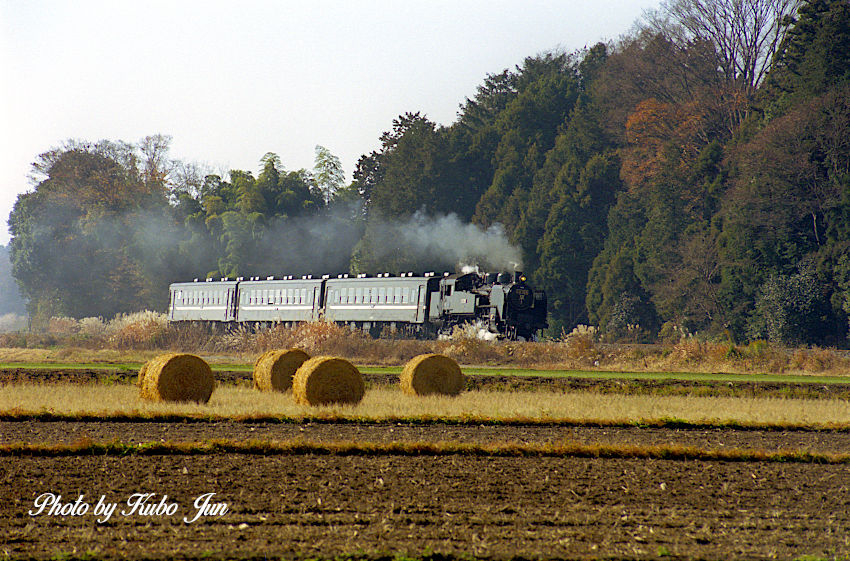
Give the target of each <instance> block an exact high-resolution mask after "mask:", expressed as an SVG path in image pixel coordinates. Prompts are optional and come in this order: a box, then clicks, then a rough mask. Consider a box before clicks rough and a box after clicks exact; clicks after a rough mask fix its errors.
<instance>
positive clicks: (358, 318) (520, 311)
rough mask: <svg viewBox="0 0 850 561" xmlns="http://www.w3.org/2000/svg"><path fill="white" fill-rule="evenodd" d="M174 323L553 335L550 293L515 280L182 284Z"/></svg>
mask: <svg viewBox="0 0 850 561" xmlns="http://www.w3.org/2000/svg"><path fill="white" fill-rule="evenodd" d="M168 317H169V319H170V320H172V321H206V322H221V323H251V324H254V323H260V324H264V323H268V324H273V323H286V324H291V323H295V322H301V321H332V322H336V323H339V324H344V325H350V326H352V327H356V328H360V329H363V330H366V331H369V332H371V333H374V334H377V333H381V332H382V331H383V330H384V329H389V330H390V331H402V332H405V333H407V334H409V335H411V336H433V335H436V334H440V333H451V331H452V329H453V328H454V326H456V325H462V324H467V323H474V324H478V325H480V326H481V327H482V329H485V330H486V331H487V332H489V333H492V334H495V335H496V336H500V337H504V338H507V339H517V338H520V337H522V338H525V339H530V338H532V337H533V336H534V335H535V334H536V333H537V331H539V330H540V329H544V328H546V327H547V323H546V293H545V292H543V291H540V290H533V289H532V288H531V287H530V286H528V284H527V283H526V278H525V276H524V275H523V274H522V273H520V272H514V273H487V274H481V273H464V274H454V275H450V274H448V273H446V274H444V275H443V276H442V277H440V276H436V275H434V273H426V274H425V275H422V276H415V275H414V274H413V273H402V274H401V275H399V276H391V275H389V273H383V274H380V275H377V276H369V275H356V276H351V275H338V276H337V277H335V278H331V277H330V276H328V275H325V276H324V277H322V278H320V279H319V278H313V277H312V276H310V275H307V276H303V277H301V278H293V277H291V276H289V277H283V278H275V277H266V278H264V279H261V278H259V277H251V278H249V279H247V280H246V279H244V278H242V277H239V278H237V279H234V280H231V279H227V278H223V279H220V280H218V281H216V280H213V279H206V281H198V279H195V281H194V282H184V283H174V284H172V285H171V300H170V304H169V308H168Z"/></svg>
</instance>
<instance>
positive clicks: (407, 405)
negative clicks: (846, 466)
mask: <svg viewBox="0 0 850 561" xmlns="http://www.w3.org/2000/svg"><path fill="white" fill-rule="evenodd" d="M45 412H46V413H53V414H58V415H68V416H83V415H86V416H88V415H95V416H110V415H140V416H151V415H203V416H211V417H264V416H273V417H287V418H303V417H316V416H320V417H321V416H325V417H351V418H363V419H373V420H382V419H399V418H402V419H415V418H419V419H421V418H440V419H449V420H451V419H455V420H472V419H482V420H483V419H487V420H517V419H522V420H537V421H557V420H574V421H600V422H638V421H644V422H653V421H654V422H657V421H661V420H664V419H671V418H674V419H679V420H682V421H687V422H694V423H718V424H722V423H742V424H758V425H765V424H766V425H848V424H850V402H847V401H841V400H805V399H765V398H729V397H685V396H652V395H634V396H632V395H610V394H595V393H587V392H581V393H567V394H557V393H553V392H544V391H534V392H528V391H519V392H510V393H506V392H491V391H470V392H465V393H463V394H461V395H459V396H457V397H448V396H425V397H413V396H407V395H405V394H403V393H402V392H401V390H399V389H396V388H376V389H371V390H369V391H367V392H366V396H365V397H364V399H363V401H361V402H360V403H359V404H358V405H354V406H351V405H336V406H327V407H307V406H302V405H298V404H296V403H295V401H294V399H293V398H292V395H291V393H285V394H280V393H276V392H256V391H254V390H251V389H247V388H237V387H219V388H217V389H216V390H215V392H214V393H213V396H212V398H211V399H210V401H209V403H208V404H207V405H198V404H174V403H153V402H147V401H142V400H140V399H139V397H138V389H137V388H135V387H134V386H130V385H123V384H116V385H114V386H104V385H76V384H51V385H49V386H47V385H37V384H9V385H6V386H2V387H0V413H6V414H9V413H34V414H37V413H45Z"/></svg>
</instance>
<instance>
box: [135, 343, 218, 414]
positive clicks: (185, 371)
mask: <svg viewBox="0 0 850 561" xmlns="http://www.w3.org/2000/svg"><path fill="white" fill-rule="evenodd" d="M140 375H141V372H140ZM142 378H143V379H142V382H141V387H140V388H139V396H140V397H141V398H142V399H149V400H152V401H196V402H198V403H206V402H208V401H209V399H210V396H211V395H212V392H213V388H214V387H215V379H214V378H213V375H212V370H211V369H210V366H209V364H207V363H206V362H205V361H204V360H203V359H202V358H200V357H198V356H195V355H189V354H178V353H172V354H164V355H159V356H158V357H156V358H153V359H151V360H149V361H148V362H147V368H146V369H145V373H144V376H143V377H142Z"/></svg>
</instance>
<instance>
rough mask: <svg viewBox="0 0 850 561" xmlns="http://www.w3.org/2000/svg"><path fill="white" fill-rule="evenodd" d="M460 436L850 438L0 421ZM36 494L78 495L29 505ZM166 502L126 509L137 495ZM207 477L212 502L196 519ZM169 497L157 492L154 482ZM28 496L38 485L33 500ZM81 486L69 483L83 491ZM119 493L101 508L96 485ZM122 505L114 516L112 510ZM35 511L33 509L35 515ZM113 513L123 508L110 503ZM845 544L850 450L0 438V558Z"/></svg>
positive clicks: (108, 495) (830, 553)
mask: <svg viewBox="0 0 850 561" xmlns="http://www.w3.org/2000/svg"><path fill="white" fill-rule="evenodd" d="M210 439H230V440H236V441H241V440H249V439H250V440H260V441H271V442H288V441H292V440H299V441H304V442H335V441H357V442H464V443H478V444H482V443H489V444H492V443H505V442H519V443H527V444H557V443H561V442H580V443H585V444H595V443H597V444H614V445H634V446H656V445H679V446H691V447H695V448H700V449H706V450H718V449H728V448H743V449H758V450H769V451H775V450H805V451H809V452H812V453H848V452H850V434H848V433H847V432H844V431H807V430H796V431H787V430H785V431H783V430H731V429H724V430H706V429H699V430H681V429H679V430H676V429H664V428H657V427H655V428H639V427H594V426H546V425H540V426H537V425H528V426H491V425H484V426H479V425H462V424H461V425H447V424H442V423H430V424H411V425H408V424H398V423H366V424H357V423H352V422H338V423H334V422H321V423H317V422H312V423H303V424H302V423H288V422H287V423H277V422H236V421H226V420H223V421H193V422H159V421H141V422H134V421H128V420H123V421H120V422H114V421H113V422H107V421H90V422H73V421H64V420H58V421H33V420H6V421H3V422H0V445H6V446H8V445H10V444H13V443H30V444H48V445H51V444H67V443H74V442H77V443H79V442H87V441H95V442H115V441H118V442H123V443H145V442H163V441H167V442H200V441H207V440H210ZM47 493H53V494H54V495H61V499H60V500H61V502H62V503H66V502H71V503H73V502H74V501H78V502H79V504H80V505H83V504H88V505H89V507H90V508H89V509H88V511H87V512H85V513H82V514H80V515H79V516H73V515H70V514H69V515H67V516H60V515H51V514H48V510H49V509H47V508H45V509H44V511H42V512H41V513H37V510H38V507H37V502H38V501H39V500H44V496H45V494H47ZM139 493H152V494H153V495H151V496H150V498H149V500H148V501H147V504H151V505H153V506H156V505H158V504H160V502H162V504H163V505H164V506H163V508H165V506H167V505H169V504H173V505H177V506H176V507H175V508H174V510H173V511H169V512H160V513H159V514H157V513H156V512H154V513H152V514H149V515H143V514H141V513H140V512H139V511H138V510H136V511H133V512H128V511H129V510H131V507H130V506H128V504H127V501H128V499H130V500H132V498H133V496H134V494H139ZM208 493H215V495H213V496H212V497H211V499H210V500H211V502H212V503H221V504H226V505H227V510H226V512H225V513H224V514H221V515H209V516H201V517H200V518H199V519H198V520H196V521H194V522H192V523H186V522H185V521H184V517H185V518H186V519H187V520H188V519H191V518H192V517H194V515H195V512H196V509H195V507H194V502H195V501H196V499H197V498H198V497H200V496H202V495H204V494H208ZM166 495H167V498H165V496H166ZM40 496H41V497H42V499H39V497H40ZM81 496H82V498H80V497H81ZM99 500H100V501H101V502H102V503H106V504H109V503H117V505H118V506H117V508H116V510H115V512H114V513H113V514H112V515H111V516H110V517H109V519H108V521H106V522H104V523H101V522H98V516H95V515H94V513H93V511H94V509H95V507H96V504H97V503H98V501H99ZM122 511H123V513H122ZM31 513H33V514H35V515H32V514H31ZM124 513H126V514H124ZM399 553H404V554H407V555H410V556H417V557H422V556H426V557H432V558H441V557H447V558H458V559H460V558H463V559H468V558H470V557H477V558H487V559H511V558H523V559H669V558H681V559H718V560H719V559H773V558H778V559H789V560H791V559H796V558H799V557H801V556H805V555H809V556H815V557H816V558H826V559H847V558H850V465H847V464H839V465H830V464H818V463H777V462H764V461H746V462H745V461H693V460H689V461H678V460H647V459H622V458H619V459H601V458H583V457H571V456H566V457H497V456H488V455H468V454H460V453H458V454H449V455H427V454H423V455H420V456H410V455H401V454H392V453H386V452H378V453H374V454H370V453H361V454H358V455H345V454H338V453H337V454H335V453H277V454H270V455H263V454H247V453H212V454H206V455H189V454H183V455H180V454H172V455H147V456H145V455H128V456H117V455H101V456H92V455H89V454H72V455H69V456H39V455H26V454H24V455H9V454H0V557H2V556H8V557H12V558H38V559H49V558H66V559H67V558H75V557H76V558H92V557H94V558H108V559H123V558H155V559H170V558H175V557H179V558H187V557H188V558H197V559H201V558H256V559H266V558H270V557H279V556H283V557H285V558H288V559H292V558H299V559H300V558H322V559H325V558H335V557H337V556H351V557H355V558H365V559H377V558H392V557H393V556H395V555H397V554H399Z"/></svg>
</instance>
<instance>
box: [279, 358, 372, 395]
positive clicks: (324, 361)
mask: <svg viewBox="0 0 850 561" xmlns="http://www.w3.org/2000/svg"><path fill="white" fill-rule="evenodd" d="M365 393H366V384H365V383H364V382H363V375H362V374H360V371H359V370H357V367H355V366H354V365H353V364H351V363H350V362H348V361H347V360H345V359H344V358H335V357H329V356H317V357H315V358H311V359H310V360H308V361H306V362H305V363H304V364H302V365H301V366H300V367H299V368H298V370H297V371H296V372H295V376H294V377H293V378H292V395H293V397H294V398H295V402H296V403H299V404H301V405H328V404H332V403H350V404H355V403H359V402H360V400H361V399H363V394H365Z"/></svg>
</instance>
